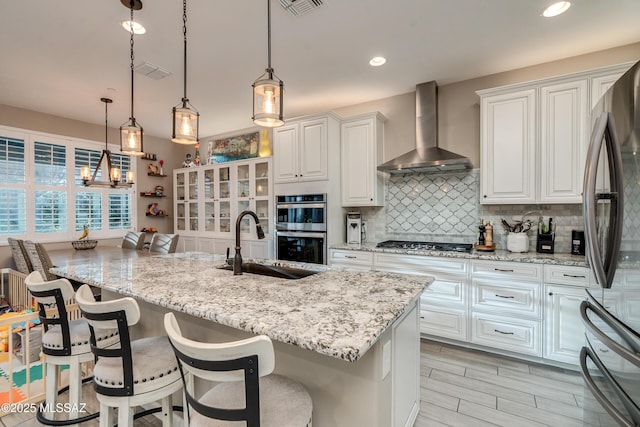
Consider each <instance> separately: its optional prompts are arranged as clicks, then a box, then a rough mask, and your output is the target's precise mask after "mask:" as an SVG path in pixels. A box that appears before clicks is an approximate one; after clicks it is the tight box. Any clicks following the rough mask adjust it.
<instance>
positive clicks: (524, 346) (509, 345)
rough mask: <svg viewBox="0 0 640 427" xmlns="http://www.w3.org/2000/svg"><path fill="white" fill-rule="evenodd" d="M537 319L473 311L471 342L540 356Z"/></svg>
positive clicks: (538, 323)
mask: <svg viewBox="0 0 640 427" xmlns="http://www.w3.org/2000/svg"><path fill="white" fill-rule="evenodd" d="M540 331H541V326H540V322H539V321H534V320H524V319H516V318H511V317H502V316H491V315H488V314H482V313H473V314H472V320H471V342H472V343H475V344H480V345H485V346H488V347H494V348H499V349H502V350H508V351H513V352H516V353H523V354H529V355H532V356H541V355H542V351H541V347H542V346H541V345H540V343H541V337H540Z"/></svg>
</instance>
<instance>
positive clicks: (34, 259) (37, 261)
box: [24, 240, 58, 280]
mask: <svg viewBox="0 0 640 427" xmlns="http://www.w3.org/2000/svg"><path fill="white" fill-rule="evenodd" d="M24 247H25V249H26V250H27V255H28V257H29V260H30V261H31V265H32V266H33V271H39V272H40V274H41V275H42V277H44V278H45V279H46V280H55V279H57V278H58V277H57V276H56V275H55V274H53V273H49V269H50V268H52V267H53V262H51V258H50V257H49V253H48V252H47V250H46V249H45V247H44V246H43V245H42V243H35V242H32V241H31V240H25V241H24Z"/></svg>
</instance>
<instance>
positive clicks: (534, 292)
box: [470, 261, 542, 357]
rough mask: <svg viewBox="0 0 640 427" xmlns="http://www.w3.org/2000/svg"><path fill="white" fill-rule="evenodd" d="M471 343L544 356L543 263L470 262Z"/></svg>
mask: <svg viewBox="0 0 640 427" xmlns="http://www.w3.org/2000/svg"><path fill="white" fill-rule="evenodd" d="M471 274H472V276H471V277H472V279H471V289H472V298H471V306H470V310H471V342H472V343H474V344H479V345H483V346H488V347H492V348H496V349H501V350H507V351H511V352H515V353H522V354H526V355H529V356H538V357H539V356H542V322H541V317H542V316H541V315H542V299H541V295H540V294H541V292H542V283H541V281H542V266H541V265H537V264H525V263H513V262H493V261H472V262H471Z"/></svg>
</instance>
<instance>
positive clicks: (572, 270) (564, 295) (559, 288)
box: [544, 265, 589, 365]
mask: <svg viewBox="0 0 640 427" xmlns="http://www.w3.org/2000/svg"><path fill="white" fill-rule="evenodd" d="M544 282H545V284H544V305H545V308H544V313H545V314H544V336H545V343H544V358H545V359H549V360H555V361H559V362H564V363H569V364H573V365H578V360H579V359H578V357H579V355H580V349H581V348H582V347H583V345H584V342H585V341H584V333H585V329H584V326H583V324H582V319H581V318H580V309H579V308H580V304H581V303H582V301H583V300H585V299H586V296H587V295H586V292H585V288H586V287H588V286H589V269H588V268H586V267H574V266H561V265H545V267H544Z"/></svg>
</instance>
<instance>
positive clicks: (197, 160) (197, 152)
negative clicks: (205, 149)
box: [193, 144, 200, 166]
mask: <svg viewBox="0 0 640 427" xmlns="http://www.w3.org/2000/svg"><path fill="white" fill-rule="evenodd" d="M195 147H196V158H195V160H194V161H193V164H194V165H195V166H200V144H196V146H195Z"/></svg>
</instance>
